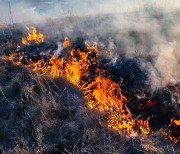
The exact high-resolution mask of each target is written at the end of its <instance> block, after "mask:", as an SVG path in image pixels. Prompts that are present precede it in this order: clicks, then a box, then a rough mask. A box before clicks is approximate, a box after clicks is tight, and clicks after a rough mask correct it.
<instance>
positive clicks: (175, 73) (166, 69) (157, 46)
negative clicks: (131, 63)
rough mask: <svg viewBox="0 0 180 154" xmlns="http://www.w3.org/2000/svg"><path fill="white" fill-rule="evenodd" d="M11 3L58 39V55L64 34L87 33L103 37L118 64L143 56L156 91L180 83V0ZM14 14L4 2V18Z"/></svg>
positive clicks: (19, 18) (0, 7)
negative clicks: (121, 59)
mask: <svg viewBox="0 0 180 154" xmlns="http://www.w3.org/2000/svg"><path fill="white" fill-rule="evenodd" d="M10 5H11V12H12V16H13V21H14V22H15V23H16V22H20V23H24V24H26V23H27V22H35V23H36V24H40V23H41V25H43V24H44V27H45V32H47V34H51V35H52V36H53V37H54V38H56V41H57V43H58V47H59V48H58V50H57V51H56V52H55V55H56V56H58V55H59V54H60V53H61V46H62V44H60V43H59V42H61V41H62V40H61V39H62V37H63V36H64V35H67V36H69V37H70V39H72V40H74V39H76V38H78V37H84V38H85V40H86V41H87V42H89V43H91V42H93V41H97V42H98V44H99V49H100V51H101V54H102V55H103V56H105V57H108V58H109V59H111V62H110V63H112V64H115V63H117V59H118V58H119V59H120V58H122V57H123V58H133V59H140V61H141V69H142V70H144V71H145V72H147V74H148V80H147V81H146V82H147V83H148V84H149V85H150V88H151V89H152V90H156V89H158V88H162V87H165V86H166V85H168V84H171V83H173V84H176V83H179V82H180V45H179V44H180V28H179V24H180V18H179V17H180V1H179V0H171V1H170V0H159V1H155V0H149V1H146V0H134V1H131V0H111V1H109V0H97V1H95V0H86V1H82V0H73V1H72V0H44V1H42V0H13V1H11V3H10ZM9 16H10V14H9V1H8V0H0V22H1V23H6V22H8V20H9ZM42 23H43V24H42ZM59 37H61V38H59Z"/></svg>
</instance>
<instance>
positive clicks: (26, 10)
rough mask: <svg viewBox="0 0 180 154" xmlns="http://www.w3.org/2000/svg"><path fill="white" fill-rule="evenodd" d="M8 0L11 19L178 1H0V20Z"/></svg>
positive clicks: (179, 4) (110, 10)
mask: <svg viewBox="0 0 180 154" xmlns="http://www.w3.org/2000/svg"><path fill="white" fill-rule="evenodd" d="M9 1H10V3H11V10H12V14H13V19H14V21H15V22H21V21H30V20H43V19H46V18H53V17H61V16H65V15H71V14H74V15H87V14H103V13H117V12H120V13H121V12H131V11H133V10H136V11H137V10H138V11H141V10H142V9H143V8H144V7H145V6H147V5H152V6H153V7H165V8H167V9H169V8H173V9H177V8H178V9H179V8H180V1H179V0H158V1H157V0H0V22H3V21H4V20H7V21H8V18H9Z"/></svg>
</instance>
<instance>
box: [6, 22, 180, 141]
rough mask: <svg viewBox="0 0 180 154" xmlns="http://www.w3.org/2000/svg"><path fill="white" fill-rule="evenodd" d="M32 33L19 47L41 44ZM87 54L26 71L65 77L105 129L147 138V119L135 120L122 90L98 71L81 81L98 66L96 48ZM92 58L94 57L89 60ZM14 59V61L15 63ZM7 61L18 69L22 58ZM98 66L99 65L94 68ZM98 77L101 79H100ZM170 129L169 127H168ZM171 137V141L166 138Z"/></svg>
mask: <svg viewBox="0 0 180 154" xmlns="http://www.w3.org/2000/svg"><path fill="white" fill-rule="evenodd" d="M27 29H28V30H30V29H32V33H28V36H27V37H26V38H22V44H24V45H30V43H31V42H33V43H37V44H39V43H41V42H44V35H43V34H42V33H38V32H37V30H36V28H35V27H32V26H31V27H30V28H28V27H27ZM70 45H71V43H70V40H69V38H68V37H65V38H64V42H63V46H64V48H66V47H69V46H70ZM85 45H86V49H87V51H81V50H80V49H78V50H74V49H73V50H71V51H70V52H69V55H68V57H67V58H66V59H64V58H55V57H53V56H51V57H50V60H49V61H48V62H46V61H45V60H44V59H43V58H42V59H40V60H39V61H37V62H34V61H33V60H32V59H30V62H29V64H28V65H27V66H28V67H31V68H33V71H39V72H40V73H41V74H49V75H51V76H52V77H60V76H63V77H66V79H67V80H68V81H70V82H71V83H73V84H75V85H76V86H78V87H79V88H80V89H81V90H82V91H83V93H84V96H85V98H86V100H87V102H88V106H89V107H90V108H91V109H96V110H98V111H99V112H101V113H102V114H104V115H105V118H106V120H107V127H108V128H110V129H112V130H115V131H117V132H119V133H134V132H135V128H137V127H138V128H139V129H140V131H141V133H142V134H149V133H150V127H149V118H148V119H147V120H142V119H141V120H135V119H134V118H133V116H132V114H131V112H130V110H129V109H128V107H127V106H126V101H127V98H126V97H125V96H124V95H123V94H122V90H121V88H120V86H119V84H118V83H115V82H114V81H112V80H111V79H110V78H108V77H104V75H103V73H100V72H103V71H102V70H101V69H100V68H98V67H96V68H95V73H96V75H95V77H94V79H92V80H84V78H87V77H89V68H90V66H91V65H94V64H95V65H97V64H98V61H97V59H98V55H99V52H98V44H97V42H95V43H94V44H93V45H90V44H88V43H87V42H85ZM92 54H93V55H95V56H92ZM16 59H17V60H16ZM9 60H11V61H15V62H16V64H17V65H19V64H21V60H22V58H21V56H20V54H19V53H12V54H11V55H10V56H9ZM97 66H98V65H97ZM99 74H101V75H99ZM154 104H155V102H153V101H150V100H149V101H148V102H147V105H148V106H153V105H154ZM172 123H173V124H174V125H177V126H179V125H180V120H173V122H172ZM171 125H172V124H171ZM168 133H169V132H168V131H166V132H165V135H164V134H163V135H164V136H166V138H169V139H171V140H173V141H174V142H178V141H179V140H180V139H179V138H176V139H175V138H172V137H171V136H170V135H169V134H168ZM169 136H170V137H169Z"/></svg>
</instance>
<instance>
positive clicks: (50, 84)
mask: <svg viewBox="0 0 180 154" xmlns="http://www.w3.org/2000/svg"><path fill="white" fill-rule="evenodd" d="M13 42H14V38H12V37H11V36H10V38H9V39H7V38H6V39H2V40H1V43H0V50H1V52H0V147H1V152H2V153H18V154H19V153H20V154H21V153H22V154H24V153H124V154H128V153H132V154H134V153H147V154H149V153H157V154H159V153H180V151H179V147H178V145H174V144H172V143H171V142H169V141H165V140H164V139H163V138H162V137H161V135H160V134H159V133H156V134H153V135H151V136H139V135H135V136H134V137H130V136H124V135H123V136H121V135H119V134H116V133H115V132H112V131H111V130H108V129H107V128H103V127H102V126H100V125H99V122H98V119H99V118H98V117H99V116H100V115H99V113H97V112H96V111H93V110H90V109H89V108H88V107H87V106H86V101H85V100H84V98H83V94H82V93H81V91H79V89H78V88H76V87H75V86H73V85H72V84H70V83H68V82H67V81H66V80H65V79H63V78H55V79H52V78H50V77H48V76H41V75H40V74H38V73H36V72H32V71H31V70H28V69H26V68H23V67H21V66H15V65H14V64H13V63H12V62H10V61H8V58H7V55H8V53H9V52H10V51H11V49H13V48H15V47H16V46H15V44H14V43H13Z"/></svg>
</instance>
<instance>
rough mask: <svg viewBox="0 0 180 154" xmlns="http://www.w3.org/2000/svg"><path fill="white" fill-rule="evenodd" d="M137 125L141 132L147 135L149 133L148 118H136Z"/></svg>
mask: <svg viewBox="0 0 180 154" xmlns="http://www.w3.org/2000/svg"><path fill="white" fill-rule="evenodd" d="M137 125H138V126H139V129H140V130H141V133H142V134H145V135H147V134H149V133H150V127H149V118H148V119H147V120H142V119H141V120H137Z"/></svg>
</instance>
